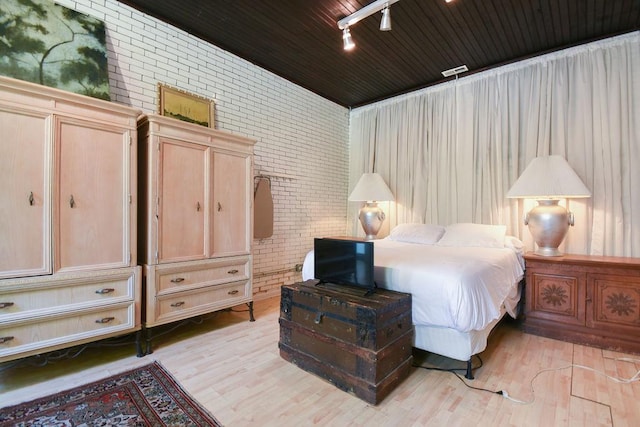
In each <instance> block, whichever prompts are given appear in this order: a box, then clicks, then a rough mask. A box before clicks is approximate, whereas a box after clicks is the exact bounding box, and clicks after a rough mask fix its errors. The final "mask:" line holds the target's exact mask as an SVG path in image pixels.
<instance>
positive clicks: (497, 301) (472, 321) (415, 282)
mask: <svg viewBox="0 0 640 427" xmlns="http://www.w3.org/2000/svg"><path fill="white" fill-rule="evenodd" d="M374 242H375V249H374V258H375V260H374V264H375V281H376V284H377V285H378V287H381V288H385V289H391V290H395V291H400V292H408V293H410V294H411V295H412V305H413V310H412V311H413V323H414V325H425V326H439V327H446V328H453V329H455V330H457V331H460V332H468V331H472V330H481V329H484V328H485V327H486V326H487V325H489V324H490V323H491V322H493V321H494V320H496V319H498V318H500V316H501V313H500V308H501V307H502V305H503V304H504V305H505V306H506V308H507V311H508V312H509V313H510V314H511V315H512V316H514V317H515V314H516V313H515V303H517V298H514V297H516V295H517V293H518V283H519V282H520V280H521V279H522V277H523V274H524V270H523V265H524V264H523V261H522V258H521V256H520V255H519V254H518V253H517V251H515V250H514V249H511V248H482V247H457V246H456V247H446V246H437V245H423V244H416V243H406V242H398V241H393V240H389V239H382V240H375V241H374ZM302 274H303V280H308V279H313V278H314V270H313V251H311V252H310V253H309V254H307V256H306V258H305V262H304V265H303V270H302Z"/></svg>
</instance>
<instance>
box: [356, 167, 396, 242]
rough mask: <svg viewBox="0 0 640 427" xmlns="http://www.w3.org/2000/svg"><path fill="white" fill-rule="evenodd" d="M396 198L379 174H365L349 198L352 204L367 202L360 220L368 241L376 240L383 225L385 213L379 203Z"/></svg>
mask: <svg viewBox="0 0 640 427" xmlns="http://www.w3.org/2000/svg"><path fill="white" fill-rule="evenodd" d="M393 200H394V197H393V194H392V193H391V190H389V187H388V186H387V184H386V183H385V182H384V179H382V177H381V176H380V175H379V174H377V173H364V174H362V176H361V177H360V180H359V181H358V183H357V184H356V186H355V187H354V188H353V191H352V192H351V195H350V196H349V201H350V202H366V203H365V205H364V206H363V207H362V208H361V209H360V213H359V214H358V218H360V223H361V224H362V228H363V229H364V232H365V234H366V235H367V237H366V238H367V239H368V240H373V239H375V238H376V236H377V234H378V232H379V231H380V227H382V223H383V222H384V219H385V215H384V211H383V210H382V209H380V207H379V206H378V202H385V201H393Z"/></svg>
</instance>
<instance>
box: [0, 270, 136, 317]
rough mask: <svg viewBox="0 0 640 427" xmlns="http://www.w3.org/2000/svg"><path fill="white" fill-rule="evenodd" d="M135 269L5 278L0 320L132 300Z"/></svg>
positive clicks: (0, 288) (0, 294)
mask: <svg viewBox="0 0 640 427" xmlns="http://www.w3.org/2000/svg"><path fill="white" fill-rule="evenodd" d="M137 271H139V269H138V268H135V269H131V268H128V269H123V270H120V271H116V272H114V271H111V272H109V273H101V274H75V275H60V276H59V277H57V278H52V277H50V276H46V277H42V278H36V279H35V280H32V279H19V280H16V281H15V283H14V284H13V285H11V284H10V282H11V281H6V282H5V283H4V284H3V286H2V287H0V323H4V322H9V321H19V320H21V319H29V318H33V317H34V316H37V317H41V316H48V315H54V314H58V313H65V312H69V311H71V310H80V309H85V308H91V307H101V306H105V305H109V304H117V303H125V302H130V301H133V300H134V299H135V297H136V295H135V292H136V282H137V280H138V279H139V273H138V275H137V276H138V277H136V272H137Z"/></svg>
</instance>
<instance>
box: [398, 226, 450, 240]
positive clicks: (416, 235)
mask: <svg viewBox="0 0 640 427" xmlns="http://www.w3.org/2000/svg"><path fill="white" fill-rule="evenodd" d="M443 234H444V227H443V226H441V225H432V224H398V225H397V226H395V227H394V229H393V230H391V233H390V234H389V237H388V239H389V240H396V241H398V242H407V243H421V244H423V245H433V244H435V243H436V242H437V241H438V240H440V237H442V235H443Z"/></svg>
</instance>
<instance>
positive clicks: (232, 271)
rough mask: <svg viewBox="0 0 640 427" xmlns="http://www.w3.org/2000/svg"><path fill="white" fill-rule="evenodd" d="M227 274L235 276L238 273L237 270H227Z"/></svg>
mask: <svg viewBox="0 0 640 427" xmlns="http://www.w3.org/2000/svg"><path fill="white" fill-rule="evenodd" d="M227 273H229V274H236V273H238V270H236V269H233V270H229V271H227Z"/></svg>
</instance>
